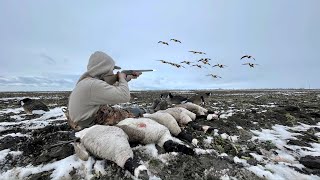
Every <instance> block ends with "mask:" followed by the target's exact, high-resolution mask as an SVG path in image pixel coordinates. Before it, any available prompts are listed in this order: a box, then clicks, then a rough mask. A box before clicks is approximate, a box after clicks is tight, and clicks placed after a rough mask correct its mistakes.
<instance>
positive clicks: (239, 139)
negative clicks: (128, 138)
mask: <svg viewBox="0 0 320 180" xmlns="http://www.w3.org/2000/svg"><path fill="white" fill-rule="evenodd" d="M163 92H164V91H147V92H145V91H144V92H139V91H137V92H132V100H131V102H130V105H133V104H134V105H139V106H142V107H147V106H150V105H151V103H152V102H153V100H154V99H156V98H159V97H160V94H161V93H163ZM171 92H172V93H173V94H179V95H182V96H185V97H190V96H192V95H193V94H195V93H199V92H200V91H171ZM206 92H208V91H206ZM211 92H212V96H210V97H208V98H207V99H206V105H205V106H204V107H205V108H207V109H208V110H210V111H211V112H213V111H215V112H216V113H218V114H220V118H219V119H213V120H207V117H199V118H197V119H196V122H197V123H198V124H200V125H209V126H211V127H213V128H214V129H215V130H214V131H210V132H206V133H205V132H203V131H199V130H195V129H192V128H191V127H186V130H187V131H189V132H192V134H193V136H194V137H196V138H197V139H198V140H199V143H198V145H197V146H196V147H194V146H192V145H191V144H188V145H189V146H192V147H193V148H195V151H196V153H197V155H195V156H188V155H182V154H178V153H164V151H163V149H161V148H159V147H157V146H156V145H154V144H150V145H138V146H136V145H135V146H132V148H133V150H134V153H135V156H137V157H139V158H140V159H141V161H142V162H143V163H144V164H145V165H146V166H147V167H148V168H149V170H150V172H151V173H152V179H320V141H319V138H320V123H319V122H320V103H319V102H320V91H317V90H246V91H236V90H234V91H222V90H221V91H220V90H219V91H218V90H215V91H211ZM69 94H70V92H14V93H13V92H11V93H0V177H2V178H1V179H132V177H131V176H130V175H129V173H128V172H126V171H124V170H122V169H121V168H119V167H118V166H117V165H116V164H114V163H112V162H110V161H106V160H98V159H95V158H93V157H91V158H90V159H89V160H88V161H86V162H84V161H81V160H80V159H78V158H77V157H76V156H75V155H74V152H73V146H72V144H65V145H57V146H55V145H56V144H58V143H60V142H61V141H67V140H71V139H72V138H73V136H74V133H73V132H72V130H71V129H70V128H69V127H68V125H67V123H66V120H65V119H66V118H65V116H64V114H63V112H62V110H61V109H62V107H66V105H67V100H68V96H69ZM25 97H29V98H35V99H40V100H41V101H43V102H44V103H45V104H47V105H48V106H49V108H50V111H49V112H46V113H36V114H34V115H27V114H26V113H25V112H24V111H23V109H22V108H21V106H20V105H19V103H18V102H19V100H21V99H23V98H25ZM184 143H185V142H184ZM186 144H187V143H186Z"/></svg>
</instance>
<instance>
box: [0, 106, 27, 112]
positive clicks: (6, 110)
mask: <svg viewBox="0 0 320 180" xmlns="http://www.w3.org/2000/svg"><path fill="white" fill-rule="evenodd" d="M22 111H24V110H23V108H22V107H21V108H8V109H4V110H1V111H0V114H8V113H14V114H19V113H20V112H22Z"/></svg>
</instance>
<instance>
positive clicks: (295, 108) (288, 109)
mask: <svg viewBox="0 0 320 180" xmlns="http://www.w3.org/2000/svg"><path fill="white" fill-rule="evenodd" d="M284 109H285V110H286V111H289V112H297V111H300V108H299V107H296V106H286V107H284Z"/></svg>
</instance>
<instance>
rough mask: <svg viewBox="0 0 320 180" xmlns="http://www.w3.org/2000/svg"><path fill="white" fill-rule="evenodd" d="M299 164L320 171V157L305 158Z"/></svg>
mask: <svg viewBox="0 0 320 180" xmlns="http://www.w3.org/2000/svg"><path fill="white" fill-rule="evenodd" d="M299 162H300V163H301V164H303V165H304V166H306V167H308V168H310V169H320V156H305V157H302V158H300V160H299Z"/></svg>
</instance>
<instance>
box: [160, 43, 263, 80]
mask: <svg viewBox="0 0 320 180" xmlns="http://www.w3.org/2000/svg"><path fill="white" fill-rule="evenodd" d="M170 41H173V42H174V43H181V41H179V40H177V39H170ZM158 43H161V44H164V45H167V46H169V43H168V42H165V41H159V42H158ZM189 52H190V53H193V54H206V53H205V52H201V51H189ZM242 59H253V60H256V59H255V58H254V57H252V56H250V55H244V56H242V57H241V58H240V60H242ZM157 61H160V62H161V63H164V64H169V65H171V66H174V67H176V68H185V66H183V64H186V65H189V66H191V67H193V66H194V67H197V68H201V69H202V68H206V69H207V68H208V67H207V66H211V67H213V68H214V67H218V68H225V67H228V66H226V65H224V64H219V63H218V64H211V63H210V61H211V59H210V58H201V59H199V60H198V61H196V62H193V61H182V62H180V63H179V64H178V63H173V62H169V61H165V60H157ZM242 65H248V66H249V67H250V68H254V67H255V66H256V65H258V64H254V63H244V64H242ZM207 76H212V77H213V78H221V76H218V75H216V74H208V75H207Z"/></svg>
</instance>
